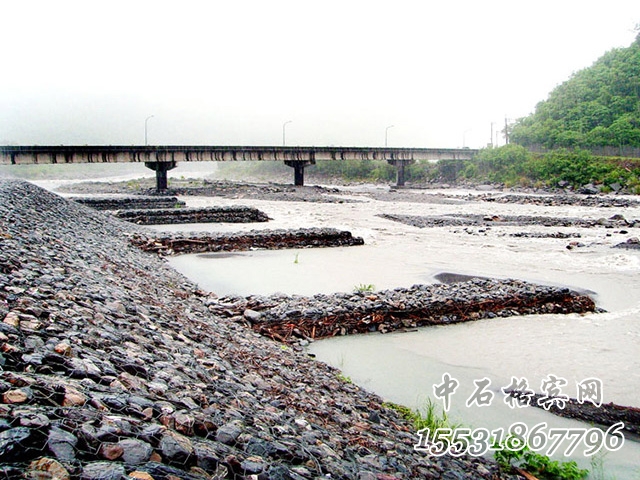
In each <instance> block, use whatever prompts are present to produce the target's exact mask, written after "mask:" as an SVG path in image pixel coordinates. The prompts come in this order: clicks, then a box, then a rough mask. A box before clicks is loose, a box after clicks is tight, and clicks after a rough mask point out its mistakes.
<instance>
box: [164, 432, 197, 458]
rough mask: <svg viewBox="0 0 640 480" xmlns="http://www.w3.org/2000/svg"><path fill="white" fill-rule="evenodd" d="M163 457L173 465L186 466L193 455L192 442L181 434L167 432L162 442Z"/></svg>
mask: <svg viewBox="0 0 640 480" xmlns="http://www.w3.org/2000/svg"><path fill="white" fill-rule="evenodd" d="M158 448H159V449H160V453H161V455H162V456H163V457H164V458H166V459H167V460H168V461H170V462H172V463H179V464H182V465H184V464H186V463H187V461H188V460H189V457H191V455H192V453H193V445H192V444H191V441H190V440H189V439H188V438H187V437H185V436H183V435H180V434H179V433H176V432H172V431H171V430H167V431H166V432H165V433H164V435H163V436H162V439H161V440H160V445H159V446H158Z"/></svg>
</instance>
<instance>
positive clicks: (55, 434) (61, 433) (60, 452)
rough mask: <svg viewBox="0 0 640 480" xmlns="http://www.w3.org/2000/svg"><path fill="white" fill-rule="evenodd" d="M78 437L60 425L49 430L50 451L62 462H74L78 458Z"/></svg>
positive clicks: (48, 443)
mask: <svg viewBox="0 0 640 480" xmlns="http://www.w3.org/2000/svg"><path fill="white" fill-rule="evenodd" d="M77 443H78V438H77V437H76V436H75V435H73V434H71V433H69V432H67V431H65V430H62V429H61V428H58V427H53V428H51V430H49V437H48V439H47V447H48V448H49V451H50V452H51V453H52V454H53V456H54V457H56V458H57V459H58V460H60V461H62V462H72V461H74V460H75V459H76V445H77Z"/></svg>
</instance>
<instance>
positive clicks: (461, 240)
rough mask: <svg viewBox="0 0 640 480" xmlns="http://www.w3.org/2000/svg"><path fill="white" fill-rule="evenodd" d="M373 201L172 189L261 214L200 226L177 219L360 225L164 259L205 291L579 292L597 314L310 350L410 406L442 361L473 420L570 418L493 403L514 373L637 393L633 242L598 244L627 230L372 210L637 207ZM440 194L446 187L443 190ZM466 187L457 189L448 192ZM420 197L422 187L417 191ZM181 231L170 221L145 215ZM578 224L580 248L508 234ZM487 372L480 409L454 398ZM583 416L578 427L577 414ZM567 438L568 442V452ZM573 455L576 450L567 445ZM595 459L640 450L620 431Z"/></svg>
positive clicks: (456, 408) (617, 397) (639, 348)
mask: <svg viewBox="0 0 640 480" xmlns="http://www.w3.org/2000/svg"><path fill="white" fill-rule="evenodd" d="M431 193H434V192H424V191H422V192H419V191H416V192H415V195H416V197H415V198H416V201H415V202H382V201H374V200H368V199H365V198H363V197H360V196H359V195H358V191H353V192H350V198H353V199H359V200H362V202H360V203H345V204H317V203H315V204H306V203H294V202H291V203H288V202H267V201H255V200H251V201H249V200H224V199H204V198H185V200H186V201H187V203H188V204H189V205H193V206H201V205H210V204H216V205H225V204H245V205H246V204H250V205H253V206H256V207H258V208H260V209H262V210H263V211H265V212H266V213H267V214H268V215H269V216H270V217H271V218H273V220H272V221H271V222H269V223H268V224H266V225H261V226H256V225H240V226H239V225H224V226H223V225H216V226H212V225H200V226H195V227H193V226H189V227H188V228H187V229H189V230H194V229H201V230H214V231H239V230H251V229H258V228H297V227H335V228H341V229H346V230H350V231H351V232H352V233H353V234H354V235H358V236H362V237H363V238H364V240H365V242H366V245H365V246H364V247H350V248H342V249H321V250H305V249H302V250H287V251H276V252H263V251H261V252H257V251H256V252H247V253H241V254H233V255H228V254H227V255H187V256H183V257H177V258H174V259H172V260H171V263H172V265H173V266H175V268H177V269H178V270H180V271H181V272H183V273H185V274H186V275H187V276H189V277H190V278H192V279H195V280H196V281H198V282H199V283H200V284H201V286H203V287H204V288H207V289H209V290H211V291H214V292H217V293H219V294H229V293H234V294H241V295H249V294H252V293H264V294H268V293H272V292H277V291H281V292H287V293H300V294H312V293H317V292H330V291H350V290H352V289H353V288H354V287H355V286H357V285H370V284H372V285H375V287H376V288H378V289H382V288H393V287H396V286H409V285H411V284H414V283H424V282H433V281H435V280H434V275H435V274H437V273H439V272H454V273H460V274H470V275H483V276H495V277H503V278H504V277H515V278H521V279H526V280H531V281H536V282H543V283H552V284H561V285H569V286H571V287H574V288H577V289H581V290H588V291H590V292H592V295H593V296H594V298H595V299H596V301H597V303H598V305H599V306H600V307H602V308H605V309H606V310H607V311H608V312H607V313H603V314H598V315H587V316H578V315H570V316H557V315H545V316H531V317H520V318H508V319H498V320H489V321H481V322H475V323H467V324H462V325H453V326H446V327H436V328H425V329H421V330H420V331H418V332H413V333H400V334H392V335H384V336H383V335H367V336H352V337H345V338H336V339H330V340H323V341H318V342H315V343H314V344H312V346H311V347H310V352H311V353H313V354H315V355H316V356H317V358H319V359H320V360H323V361H326V362H328V363H330V364H333V365H334V366H337V367H338V368H340V369H341V370H342V371H343V373H344V375H346V376H349V377H350V378H351V379H352V380H353V381H354V382H356V383H358V384H359V385H362V386H363V387H366V388H368V389H370V390H373V391H375V392H377V393H378V394H380V395H381V396H383V397H384V398H386V399H388V400H391V401H394V402H398V403H402V404H405V405H408V406H411V407H414V408H420V407H422V406H423V405H424V403H425V401H426V398H427V397H428V396H431V397H433V390H432V389H433V385H435V384H437V383H440V382H441V379H442V375H443V373H445V372H446V373H449V374H450V375H451V376H452V377H454V378H456V379H457V380H458V381H459V382H460V387H459V390H458V391H457V392H456V394H455V395H454V396H453V397H452V406H451V410H450V416H451V417H452V418H453V419H454V420H459V421H461V422H463V423H465V424H466V425H468V426H470V427H473V428H478V427H485V428H497V427H498V426H501V427H503V428H508V427H509V426H510V425H511V424H513V423H514V422H518V421H522V422H525V423H526V424H527V425H528V426H530V427H532V426H533V425H535V424H537V423H540V422H541V421H545V422H547V423H548V424H549V427H551V426H554V427H559V428H568V426H572V425H579V426H582V427H585V425H584V424H580V423H576V422H572V421H569V420H563V419H558V418H557V417H554V416H551V415H549V414H547V413H546V412H543V411H541V410H538V409H525V410H523V409H516V410H514V409H511V408H509V407H507V406H506V405H505V404H504V403H503V402H502V393H501V392H500V387H503V386H507V385H508V384H509V383H510V379H511V377H512V376H515V377H519V378H526V379H527V381H528V382H529V386H530V387H531V388H532V389H534V390H536V391H540V384H541V382H542V380H543V379H544V378H545V377H546V376H547V375H549V374H554V375H556V376H559V377H562V378H564V379H566V380H567V382H568V384H567V386H566V388H565V390H564V393H566V394H568V395H569V396H573V397H575V396H576V394H575V389H576V383H577V382H580V381H582V380H584V379H586V378H590V377H596V378H598V379H601V380H602V382H603V393H604V400H605V401H606V402H609V401H613V402H615V403H619V404H623V405H634V406H638V405H639V404H640V401H639V398H640V322H639V321H638V320H639V318H640V317H639V314H640V253H638V252H633V251H625V250H618V249H611V246H612V245H614V244H616V243H619V242H621V241H624V240H626V239H627V238H629V237H630V236H640V231H637V230H638V229H636V230H634V229H631V230H630V232H629V233H620V232H619V231H618V230H611V229H604V228H598V229H578V228H551V229H550V228H547V227H522V228H521V227H501V226H495V227H492V228H489V229H486V228H478V227H472V228H467V229H465V228H463V227H441V228H431V229H419V228H415V227H411V226H407V225H402V224H399V223H394V222H391V221H388V220H384V219H381V218H380V217H378V216H377V214H379V213H395V214H411V215H438V214H446V213H467V214H483V215H485V214H487V215H544V216H560V217H585V218H596V219H597V218H601V217H605V218H608V217H610V216H612V215H614V214H621V215H623V216H625V217H626V218H640V210H639V209H637V208H632V209H629V208H627V209H625V208H602V209H595V208H586V207H572V206H561V207H542V206H530V205H501V204H493V203H491V204H490V203H484V202H479V201H478V202H471V203H469V202H464V203H463V202H460V203H457V202H447V203H446V204H442V203H437V202H433V201H429V202H426V203H425V202H420V201H419V199H421V198H424V197H422V196H423V195H430V194H431ZM447 193H451V192H450V191H449V192H447ZM460 193H461V194H466V193H467V192H460ZM427 198H431V197H427ZM156 228H157V229H161V230H163V229H173V230H184V229H185V227H184V226H175V227H156ZM550 231H553V232H567V233H580V234H581V235H582V238H580V239H579V241H581V242H582V243H584V244H585V245H586V246H585V247H581V248H576V249H573V250H568V249H567V248H566V246H567V244H568V243H569V241H570V240H562V239H534V238H515V237H511V236H509V234H510V233H516V232H550ZM483 377H487V378H489V379H490V380H491V382H492V383H491V388H492V389H493V391H494V394H495V398H494V401H493V402H492V406H491V407H489V408H479V407H471V408H467V407H466V406H465V399H467V398H468V397H469V395H470V394H471V393H472V392H473V388H474V384H473V381H474V380H479V379H481V378H483ZM586 427H587V428H588V426H586ZM580 451H581V450H578V452H580ZM573 458H575V459H577V460H578V461H579V463H580V465H581V466H583V467H587V468H588V467H589V459H586V458H584V456H582V455H580V454H577V455H574V456H573ZM604 464H605V471H607V472H608V473H612V474H614V475H615V476H616V477H617V478H636V475H640V448H638V444H637V443H635V442H634V441H633V439H631V438H627V442H626V444H625V446H624V447H623V449H622V450H620V451H618V452H611V453H608V454H607V455H606V456H605V459H604Z"/></svg>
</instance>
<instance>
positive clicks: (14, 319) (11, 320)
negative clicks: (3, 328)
mask: <svg viewBox="0 0 640 480" xmlns="http://www.w3.org/2000/svg"><path fill="white" fill-rule="evenodd" d="M3 322H4V323H6V324H7V325H10V326H12V327H15V328H18V327H19V326H20V317H19V316H18V314H17V313H16V312H9V313H7V315H6V316H5V317H4V320H3Z"/></svg>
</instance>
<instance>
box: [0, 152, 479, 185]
mask: <svg viewBox="0 0 640 480" xmlns="http://www.w3.org/2000/svg"><path fill="white" fill-rule="evenodd" d="M477 152H478V150H474V149H469V148H392V147H259V146H240V147H233V146H186V145H161V146H151V145H145V146H124V145H105V146H98V145H85V146H80V145H73V146H72V145H69V146H65V145H59V146H57V145H56V146H37V145H36V146H0V164H3V165H23V164H47V163H49V164H58V163H119V162H120V163H122V162H140V163H142V162H144V164H145V166H146V167H147V168H150V169H151V170H154V171H155V172H156V187H157V189H158V191H161V190H166V189H167V172H168V171H169V170H171V169H173V168H175V167H176V166H177V164H178V162H209V161H214V162H228V161H242V160H245V161H248V160H254V161H255V160H260V161H282V162H284V163H285V164H286V165H288V166H290V167H292V168H293V170H294V184H295V185H304V169H305V167H306V166H308V165H313V164H315V163H316V161H317V160H337V161H340V160H386V161H387V162H388V163H389V164H391V165H395V166H396V168H397V180H396V182H397V184H398V186H403V185H404V183H405V174H404V169H405V166H406V165H409V164H411V163H414V162H416V161H420V160H423V161H433V160H467V159H471V158H472V157H473V156H474V155H475V154H476V153H477Z"/></svg>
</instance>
